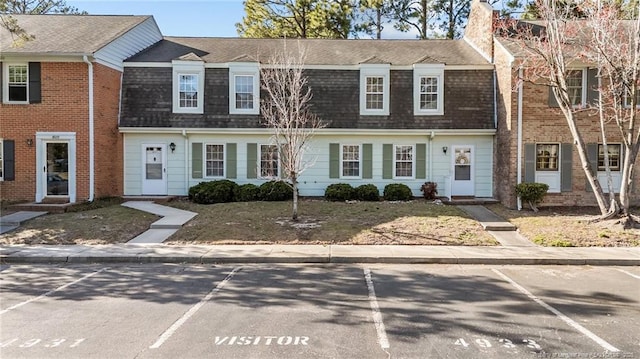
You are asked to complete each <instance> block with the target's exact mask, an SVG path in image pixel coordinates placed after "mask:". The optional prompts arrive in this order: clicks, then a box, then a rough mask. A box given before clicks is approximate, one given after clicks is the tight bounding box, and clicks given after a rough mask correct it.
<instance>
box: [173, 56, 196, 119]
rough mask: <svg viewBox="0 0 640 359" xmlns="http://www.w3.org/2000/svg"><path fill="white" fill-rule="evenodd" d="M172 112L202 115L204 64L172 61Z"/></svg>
mask: <svg viewBox="0 0 640 359" xmlns="http://www.w3.org/2000/svg"><path fill="white" fill-rule="evenodd" d="M172 64H173V112H174V113H196V114H202V113H204V62H203V61H184V60H174V61H172Z"/></svg>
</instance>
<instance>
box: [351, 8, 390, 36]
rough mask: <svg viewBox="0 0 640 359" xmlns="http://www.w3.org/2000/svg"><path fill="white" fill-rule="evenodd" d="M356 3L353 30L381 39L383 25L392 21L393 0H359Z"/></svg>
mask: <svg viewBox="0 0 640 359" xmlns="http://www.w3.org/2000/svg"><path fill="white" fill-rule="evenodd" d="M358 4H359V7H358V9H357V10H358V11H357V12H355V16H354V17H355V25H354V30H355V32H356V33H365V34H367V35H370V36H372V37H374V38H376V39H378V40H379V39H381V38H382V30H384V25H385V24H388V23H391V22H392V16H393V12H392V11H393V6H392V5H393V0H359V1H358Z"/></svg>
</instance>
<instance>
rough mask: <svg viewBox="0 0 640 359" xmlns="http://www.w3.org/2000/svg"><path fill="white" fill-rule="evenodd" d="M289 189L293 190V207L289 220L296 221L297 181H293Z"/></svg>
mask: <svg viewBox="0 0 640 359" xmlns="http://www.w3.org/2000/svg"><path fill="white" fill-rule="evenodd" d="M291 187H292V188H293V206H292V214H291V219H293V220H294V221H298V181H297V180H293V181H292V185H291Z"/></svg>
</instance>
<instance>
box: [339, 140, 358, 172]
mask: <svg viewBox="0 0 640 359" xmlns="http://www.w3.org/2000/svg"><path fill="white" fill-rule="evenodd" d="M344 146H358V173H359V175H358V176H344V175H343V174H344V157H343V154H344ZM340 178H344V179H361V178H362V145H356V144H350V143H341V144H340Z"/></svg>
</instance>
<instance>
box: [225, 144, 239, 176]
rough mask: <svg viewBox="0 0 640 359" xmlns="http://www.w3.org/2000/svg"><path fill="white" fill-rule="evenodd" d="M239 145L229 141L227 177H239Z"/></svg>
mask: <svg viewBox="0 0 640 359" xmlns="http://www.w3.org/2000/svg"><path fill="white" fill-rule="evenodd" d="M237 147H238V146H237V145H236V144H235V143H227V148H226V150H227V153H226V155H227V158H226V161H227V168H226V171H225V172H226V174H227V178H232V179H235V178H237V177H238V150H237Z"/></svg>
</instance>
